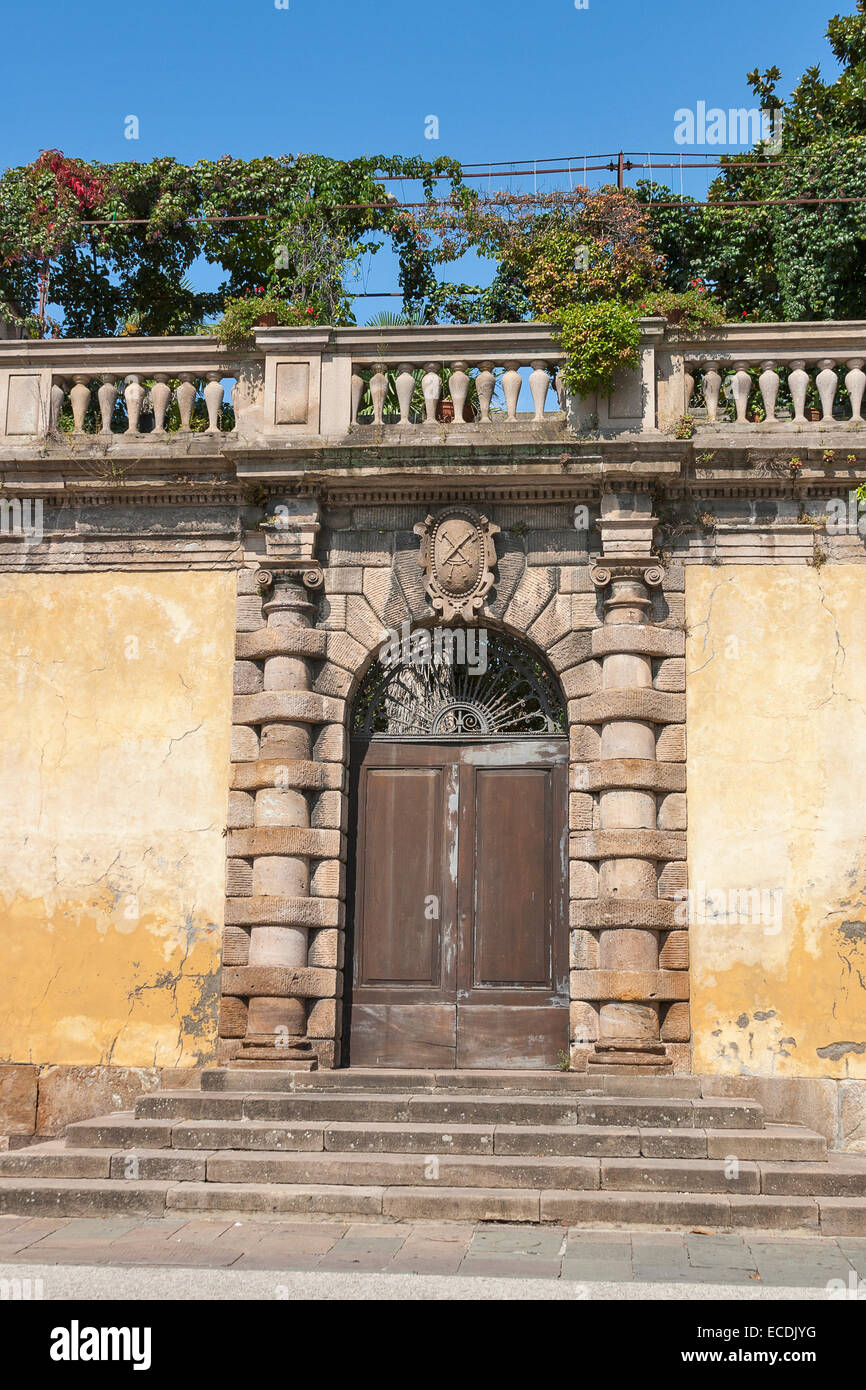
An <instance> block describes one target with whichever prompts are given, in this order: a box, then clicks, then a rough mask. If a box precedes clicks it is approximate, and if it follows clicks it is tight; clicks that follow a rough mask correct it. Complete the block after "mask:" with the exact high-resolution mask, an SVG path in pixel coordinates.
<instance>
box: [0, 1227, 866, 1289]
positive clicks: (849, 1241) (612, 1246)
mask: <svg viewBox="0 0 866 1390" xmlns="http://www.w3.org/2000/svg"><path fill="white" fill-rule="evenodd" d="M28 1265H39V1266H52V1265H76V1266H92V1267H98V1268H106V1267H112V1266H128V1267H133V1266H139V1267H145V1268H146V1267H159V1268H162V1269H170V1268H172V1267H174V1268H179V1269H195V1268H199V1269H202V1270H204V1269H210V1270H221V1269H223V1270H227V1269H231V1270H238V1271H240V1270H250V1271H256V1270H259V1271H267V1270H274V1271H285V1272H293V1273H294V1272H302V1271H311V1272H312V1271H320V1272H326V1273H341V1272H343V1273H371V1274H372V1273H383V1274H393V1275H407V1274H422V1275H443V1276H448V1277H451V1276H455V1275H459V1276H475V1277H478V1278H494V1279H508V1278H517V1279H521V1280H525V1279H534V1280H559V1281H576V1282H578V1283H587V1284H613V1285H631V1286H638V1285H640V1284H647V1285H649V1284H664V1285H666V1286H669V1287H671V1288H672V1289H674V1290H675V1289H676V1287H677V1286H678V1285H691V1286H702V1287H704V1288H706V1290H707V1292H708V1293H709V1292H710V1290H711V1288H712V1287H713V1286H717V1287H718V1288H721V1287H722V1286H724V1287H725V1288H726V1289H727V1290H736V1289H737V1288H742V1289H743V1290H744V1293H745V1292H746V1291H747V1290H752V1291H756V1290H758V1289H760V1290H761V1291H762V1292H763V1293H764V1294H766V1293H767V1292H768V1291H769V1290H771V1289H777V1290H778V1291H779V1293H780V1295H782V1294H783V1293H784V1290H785V1289H800V1290H802V1289H813V1290H815V1291H816V1296H829V1294H830V1293H832V1292H833V1290H835V1291H836V1296H837V1297H841V1296H845V1297H847V1298H858V1297H859V1298H862V1299H863V1300H864V1301H866V1239H854V1238H844V1237H838V1238H836V1239H829V1238H827V1237H819V1236H814V1237H809V1236H788V1235H771V1234H767V1235H746V1236H739V1235H725V1234H713V1233H710V1232H701V1231H692V1232H688V1233H674V1232H670V1233H664V1232H649V1231H647V1232H637V1231H615V1230H604V1231H602V1230H594V1231H593V1230H574V1229H565V1228H563V1227H539V1226H515V1225H499V1224H495V1223H479V1224H477V1225H472V1224H466V1225H458V1224H451V1223H448V1224H446V1223H436V1224H433V1223H413V1224H393V1225H386V1224H374V1223H357V1224H347V1223H337V1222H325V1221H302V1220H298V1221H292V1222H286V1221H281V1222H276V1221H272V1222H268V1221H252V1220H249V1221H242V1222H241V1221H238V1222H234V1221H231V1220H228V1219H226V1220H214V1219H197V1218H195V1219H189V1218H184V1217H178V1218H177V1219H161V1218H160V1219H157V1218H152V1219H145V1218H138V1219H136V1218H125V1219H120V1218H71V1219H67V1220H62V1219H54V1218H44V1217H38V1218H30V1219H28V1218H26V1217H15V1216H7V1217H0V1266H3V1267H4V1273H6V1267H12V1268H14V1269H15V1270H16V1271H17V1270H19V1269H20V1272H21V1276H22V1277H26V1276H25V1274H24V1270H25V1267H26V1266H28ZM7 1277H8V1274H7ZM831 1281H839V1282H837V1283H835V1284H831ZM861 1281H862V1282H861ZM828 1286H829V1288H828ZM683 1293H684V1296H685V1290H683ZM674 1296H675V1295H674ZM727 1296H734V1295H732V1294H731V1293H729V1294H728V1295H727Z"/></svg>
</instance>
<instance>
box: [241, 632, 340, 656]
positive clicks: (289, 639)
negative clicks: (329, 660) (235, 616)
mask: <svg viewBox="0 0 866 1390" xmlns="http://www.w3.org/2000/svg"><path fill="white" fill-rule="evenodd" d="M326 645H327V633H325V632H321V631H319V630H318V629H317V628H303V627H265V628H259V630H258V631H256V632H239V633H237V634H236V636H235V656H236V657H237V658H238V660H260V661H261V660H263V659H264V658H266V657H269V656H308V657H311V658H312V659H313V660H321V659H322V658H323V657H324V655H325V648H326Z"/></svg>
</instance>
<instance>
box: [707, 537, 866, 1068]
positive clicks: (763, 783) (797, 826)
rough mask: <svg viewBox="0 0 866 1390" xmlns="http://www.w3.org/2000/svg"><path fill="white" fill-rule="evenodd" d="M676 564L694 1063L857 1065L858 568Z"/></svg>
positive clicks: (864, 1007)
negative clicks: (684, 704) (681, 621)
mask: <svg viewBox="0 0 866 1390" xmlns="http://www.w3.org/2000/svg"><path fill="white" fill-rule="evenodd" d="M686 574H687V583H686V599H687V602H686V609H687V620H688V627H689V640H688V660H687V665H688V729H689V757H688V775H689V796H690V802H689V811H690V814H689V832H688V843H689V869H690V880H691V888H692V893H693V901H692V904H691V906H692V915H693V920H692V924H691V927H690V934H691V938H692V1009H693V1020H694V1065H695V1070H697V1071H708V1072H715V1073H722V1074H726V1075H730V1076H746V1077H751V1076H764V1077H770V1076H773V1077H795V1076H796V1077H828V1078H839V1079H843V1078H860V1079H862V1078H866V922H864V917H866V913H864V906H866V813H864V774H863V768H864V765H866V699H864V688H866V627H864V622H863V614H864V606H866V570H864V568H863V567H862V565H845V564H839V565H824V566H823V567H819V568H816V567H814V566H808V565H798V566H792V565H778V564H777V565H773V566H737V567H736V568H733V567H732V568H721V567H710V566H690V567H689V568H688V569H687V571H686ZM734 894H736V895H737V897H736V898H735V897H733V896H732V895H734ZM760 895H762V896H760ZM702 904H705V906H704V907H703V908H702ZM861 1094H863V1090H862V1088H861Z"/></svg>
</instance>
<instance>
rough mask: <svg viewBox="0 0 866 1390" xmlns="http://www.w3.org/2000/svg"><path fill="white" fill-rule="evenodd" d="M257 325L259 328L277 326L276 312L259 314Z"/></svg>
mask: <svg viewBox="0 0 866 1390" xmlns="http://www.w3.org/2000/svg"><path fill="white" fill-rule="evenodd" d="M256 326H257V327H258V328H276V326H277V316H276V314H259V317H258V320H257V324H256Z"/></svg>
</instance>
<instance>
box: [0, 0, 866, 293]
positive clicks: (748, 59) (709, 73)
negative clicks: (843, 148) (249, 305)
mask: <svg viewBox="0 0 866 1390" xmlns="http://www.w3.org/2000/svg"><path fill="white" fill-rule="evenodd" d="M853 9H854V0H720V3H717V4H712V3H710V4H707V3H701V0H655V3H652V0H589V8H588V9H587V10H578V9H576V7H575V3H574V0H535V3H530V2H528V0H462V2H461V3H455V0H438V3H428V2H427V0H399V3H398V0H372V2H371V3H368V4H358V3H354V0H289V7H288V8H287V9H277V8H276V5H275V3H274V0H234V3H229V0H171V3H170V2H169V0H142V2H141V3H136V4H132V3H128V2H127V3H124V4H117V0H110V2H109V0H84V3H83V4H72V3H70V0H41V3H40V4H39V5H38V6H36V7H33V6H30V5H23V4H20V3H13V2H12V0H6V3H5V5H4V6H3V13H2V19H3V39H4V42H3V51H2V54H0V157H2V162H3V164H4V165H10V164H21V163H26V162H27V161H29V160H31V159H33V158H34V157H35V155H36V154H37V153H38V151H39V150H40V148H47V147H55V146H56V147H58V148H60V149H62V150H64V151H65V153H67V154H70V155H78V156H82V157H84V158H91V159H101V160H116V159H140V160H144V161H146V160H149V159H151V158H153V157H154V156H155V155H163V154H171V155H174V156H176V157H177V158H178V159H181V160H185V161H193V160H195V159H197V158H200V157H207V158H215V157H217V156H219V155H221V154H232V155H237V156H241V157H251V156H254V155H260V154H282V153H286V152H297V151H301V150H303V151H316V152H319V153H322V154H328V155H334V156H338V157H348V156H352V155H358V154H362V155H363V154H368V155H373V154H384V153H387V154H391V153H394V154H396V153H400V154H411V153H417V154H422V155H424V156H427V157H433V156H435V155H438V154H446V155H451V156H453V157H455V158H457V159H460V160H462V161H464V162H467V163H468V162H481V161H486V160H493V161H502V160H533V159H543V158H545V157H550V156H566V155H573V156H581V155H583V154H584V153H590V154H592V153H601V152H605V153H607V152H610V151H615V150H618V149H625V150H653V151H662V150H664V151H667V150H674V149H675V148H676V146H675V145H674V143H673V131H674V112H675V111H676V110H677V109H678V108H680V107H694V106H695V105H696V104H697V103H698V102H699V101H704V102H706V103H707V105H708V106H718V107H722V108H725V109H727V108H729V107H739V106H751V105H753V104H754V101H753V98H752V96H751V94H750V92H749V90H748V87H747V85H746V80H745V74H746V72H747V71H749V70H750V69H752V68H754V67H760V68H761V69H764V68H766V67H768V66H770V65H771V64H773V63H776V64H778V66H779V67H781V68H782V72H783V82H782V90H783V92H786V91H787V90H788V89H789V88H790V86H791V85H793V83H794V82H795V81H796V80H797V79H798V78H799V76H800V75H801V73H802V72H803V70H804V69H805V68H806V67H807V66H809V65H810V64H812V63H815V62H820V63H821V66H822V70H823V72H824V74H825V75H828V74H831V73H834V72H835V67H834V65H833V61H832V56H831V54H830V50H829V47H828V45H827V43H826V40H825V39H824V37H823V35H824V32H825V30H826V27H827V20H828V19H829V18H830V16H831V15H833V14H836V13H839V12H840V11H841V12H842V13H848V12H850V11H852V10H853ZM128 116H136V117H138V120H139V129H140V136H139V139H137V140H128V139H125V138H124V122H125V119H126V117H128ZM428 116H436V117H437V118H438V121H439V139H438V140H428V139H425V119H426V118H427V117H428ZM576 172H577V173H578V175H579V176H580V165H579V164H578V165H576ZM708 177H709V176H708V175H700V176H699V175H697V174H694V175H692V176H691V178H687V180H686V183H685V191H686V192H687V193H691V194H693V195H698V194H699V195H700V196H703V194H704V193H705V192H706V186H707V183H706V180H707V178H708ZM667 178H668V180H669V181H671V182H672V184H673V185H674V186H675V187H677V188H678V185H679V175H678V173H673V174H668V175H667ZM493 186H494V187H495V186H496V181H495V180H494V184H493ZM510 186H511V187H512V188H516V187H517V186H518V185H517V184H516V183H512V184H511V185H510ZM519 186H521V187H523V186H525V182H524V183H522V184H521V185H519ZM566 186H567V185H566ZM397 191H398V193H399V191H400V190H399V188H398V189H397ZM368 287H369V288H370V289H387V288H394V285H393V280H392V278H391V276H390V272H389V267H388V263H387V262H383V263H382V265H381V266H380V267H378V268H377V269H376V270H375V271H374V272H373V275H372V276H371V278H370V280H369V282H368ZM383 302H384V303H387V301H380V302H379V304H378V306H376V307H382V303H383ZM374 305H375V301H374Z"/></svg>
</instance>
